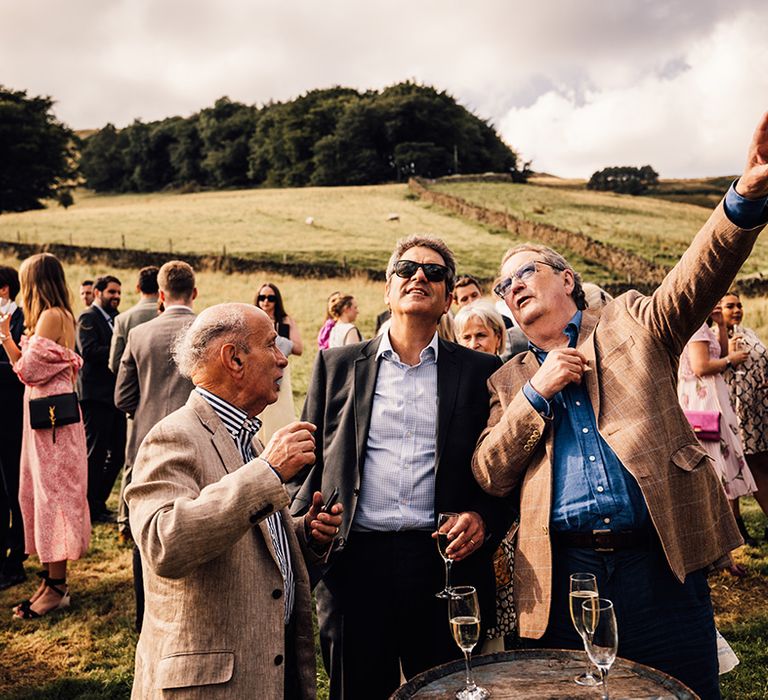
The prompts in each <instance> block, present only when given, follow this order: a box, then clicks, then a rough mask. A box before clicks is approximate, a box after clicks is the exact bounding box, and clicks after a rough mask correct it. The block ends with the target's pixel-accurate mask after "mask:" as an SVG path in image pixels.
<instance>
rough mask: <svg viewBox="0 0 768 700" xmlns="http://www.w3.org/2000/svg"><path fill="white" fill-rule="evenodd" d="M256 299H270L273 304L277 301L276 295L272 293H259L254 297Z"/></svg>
mask: <svg viewBox="0 0 768 700" xmlns="http://www.w3.org/2000/svg"><path fill="white" fill-rule="evenodd" d="M256 301H257V302H261V301H271V302H272V303H273V304H274V303H275V302H276V301H277V296H275V295H274V294H259V296H257V297H256Z"/></svg>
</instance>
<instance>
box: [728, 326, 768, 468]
mask: <svg viewBox="0 0 768 700" xmlns="http://www.w3.org/2000/svg"><path fill="white" fill-rule="evenodd" d="M733 334H734V335H741V336H742V337H743V338H744V344H745V346H746V347H745V349H746V350H747V351H748V352H749V358H748V359H747V360H746V362H744V363H743V364H741V365H739V366H738V367H736V368H735V369H728V370H726V371H725V372H724V373H723V379H725V382H726V384H728V389H729V390H730V392H731V403H733V405H734V408H735V409H736V414H737V415H738V417H739V427H740V429H741V441H742V442H743V443H744V454H748V455H754V454H758V453H760V452H768V388H767V387H768V349H766V347H765V345H763V343H762V341H761V340H760V338H758V337H757V334H756V333H755V332H754V331H753V330H751V329H750V328H743V327H742V326H734V327H733Z"/></svg>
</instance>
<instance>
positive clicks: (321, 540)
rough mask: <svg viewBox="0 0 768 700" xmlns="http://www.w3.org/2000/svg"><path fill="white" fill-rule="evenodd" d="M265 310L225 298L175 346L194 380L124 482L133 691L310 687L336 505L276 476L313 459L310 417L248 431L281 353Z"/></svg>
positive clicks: (213, 693) (217, 694) (263, 693)
mask: <svg viewBox="0 0 768 700" xmlns="http://www.w3.org/2000/svg"><path fill="white" fill-rule="evenodd" d="M275 336H276V334H275V331H274V327H273V324H272V323H271V322H270V320H269V318H268V317H267V315H266V314H264V312H262V311H260V310H259V309H257V308H255V307H254V306H251V305H248V304H220V305H218V306H214V307H211V308H209V309H207V310H206V311H204V312H203V313H201V314H200V315H199V316H198V317H197V319H196V320H195V322H194V323H193V324H192V325H191V326H190V327H189V329H188V330H187V331H186V333H185V334H184V335H183V336H182V337H181V339H180V341H179V343H178V344H177V347H176V350H175V355H176V361H177V362H178V364H179V370H180V371H181V372H182V373H183V374H186V375H188V376H189V377H190V378H191V379H192V382H193V383H194V385H195V390H194V391H193V392H192V393H191V395H190V398H189V401H188V402H187V404H186V406H184V407H183V408H181V409H179V410H178V411H176V412H175V413H172V414H171V415H170V416H168V417H167V418H165V419H163V420H162V421H161V422H160V423H158V425H157V426H155V427H154V428H153V429H152V430H151V431H150V432H149V434H148V435H147V437H146V439H145V440H144V442H143V444H142V445H141V447H140V449H139V452H138V455H137V457H136V463H135V465H134V474H133V482H132V484H131V485H130V486H129V487H128V489H127V491H126V499H127V501H128V505H129V507H130V519H131V530H132V532H133V535H134V537H135V538H136V539H137V541H138V544H139V548H140V549H141V556H142V561H143V570H144V585H145V592H146V610H145V615H144V627H143V629H142V634H141V637H140V639H139V644H138V647H137V649H136V673H135V679H134V686H133V697H134V698H164V697H174V698H206V699H208V698H232V700H240V699H241V698H252V697H253V698H255V697H259V698H291V699H292V700H293V699H294V698H301V699H310V698H314V697H315V660H314V644H313V635H312V618H311V613H310V583H309V575H308V571H307V566H306V564H305V560H306V562H308V563H309V564H313V563H319V562H320V561H321V560H322V558H323V556H324V551H325V550H327V549H328V547H329V545H330V544H331V543H332V541H333V538H334V537H335V535H336V534H337V533H338V528H339V525H340V524H341V516H340V513H341V505H340V504H337V505H336V506H334V507H333V508H332V509H331V510H332V512H331V513H324V512H321V507H322V505H323V498H322V494H320V492H317V493H315V494H314V498H313V503H312V507H311V508H310V510H309V512H308V513H307V515H306V516H304V517H299V518H293V517H291V516H290V514H289V512H288V509H287V507H286V506H287V505H288V502H289V497H288V493H287V491H286V490H285V488H284V486H283V483H284V482H285V481H287V480H289V479H290V478H291V477H292V476H294V475H295V474H296V472H297V471H299V470H300V469H301V468H302V467H304V466H306V465H308V464H312V463H313V462H314V459H315V440H314V437H313V435H312V433H313V431H314V426H313V425H312V424H311V423H306V422H301V423H292V424H290V425H288V426H286V427H285V428H283V429H281V430H279V431H277V432H276V433H275V435H274V436H273V437H272V439H271V440H270V441H269V443H268V444H267V446H266V447H264V448H262V446H261V444H260V443H259V442H258V441H257V440H255V434H256V432H257V430H258V424H259V421H258V419H257V418H256V416H257V415H258V414H259V413H261V411H263V410H264V407H265V406H267V405H268V404H270V403H273V402H274V401H276V400H277V396H278V391H279V385H280V378H281V376H282V373H283V369H284V368H285V366H286V363H287V361H286V359H285V356H284V355H283V354H282V353H281V352H280V350H279V349H278V348H277V347H276V345H275Z"/></svg>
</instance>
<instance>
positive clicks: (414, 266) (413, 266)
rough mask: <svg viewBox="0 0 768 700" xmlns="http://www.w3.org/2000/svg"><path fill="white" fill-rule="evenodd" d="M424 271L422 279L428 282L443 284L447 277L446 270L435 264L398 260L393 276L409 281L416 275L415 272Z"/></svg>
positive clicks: (442, 266)
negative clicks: (424, 278)
mask: <svg viewBox="0 0 768 700" xmlns="http://www.w3.org/2000/svg"><path fill="white" fill-rule="evenodd" d="M419 268H421V269H422V270H424V277H426V278H427V279H428V280H429V281H430V282H445V280H446V279H447V277H448V272H449V270H448V268H447V267H446V266H445V265H438V264H437V263H419V262H415V261H413V260H398V261H397V262H396V263H395V267H394V270H395V274H396V275H397V276H398V277H402V278H403V279H406V280H407V279H410V278H411V277H413V276H414V275H415V274H416V270H418V269H419Z"/></svg>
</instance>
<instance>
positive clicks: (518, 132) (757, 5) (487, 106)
mask: <svg viewBox="0 0 768 700" xmlns="http://www.w3.org/2000/svg"><path fill="white" fill-rule="evenodd" d="M766 27H768V2H766V1H765V0H727V1H723V0H696V1H695V2H694V1H693V0H657V1H653V0H543V1H540V2H530V1H525V2H523V1H522V0H474V1H473V2H467V1H466V0H408V1H405V0H388V1H386V2H382V1H380V0H365V1H364V2H359V1H353V0H322V2H321V1H319V0H279V1H278V0H216V2H214V1H213V0H68V1H67V2H59V3H54V2H52V1H51V0H24V1H23V2H10V1H8V2H2V3H1V4H0V82H2V83H3V84H4V85H5V86H7V87H11V88H14V89H25V90H27V91H28V92H29V93H31V94H47V95H51V96H52V97H53V98H54V99H55V100H56V102H57V104H56V108H55V111H56V114H57V116H58V117H59V118H60V119H61V120H62V121H64V122H65V123H67V124H68V125H69V126H71V127H72V128H75V129H85V128H96V127H101V126H103V125H104V124H106V123H107V122H112V123H114V124H115V125H117V126H124V125H126V124H129V123H130V122H131V121H133V120H134V119H137V118H140V119H143V120H145V121H146V120H153V119H160V118H163V117H166V116H171V115H176V114H179V115H183V116H186V115H189V114H191V113H193V112H195V111H197V110H199V109H201V108H203V107H207V106H210V105H212V104H213V102H214V101H215V100H216V99H217V98H218V97H221V96H222V95H228V96H229V97H231V98H232V99H235V100H239V101H241V102H245V103H249V104H254V103H255V104H261V103H264V102H267V101H269V100H286V99H290V98H292V97H296V96H297V95H300V94H301V93H303V92H305V91H307V90H310V89H312V88H319V87H330V86H332V85H345V86H351V87H356V88H360V89H366V88H381V87H384V86H386V85H390V84H392V83H395V82H398V81H401V80H406V79H412V80H417V81H419V82H423V83H427V84H431V85H434V86H435V87H438V88H440V89H445V90H447V91H448V92H450V93H451V94H452V95H453V96H454V97H456V98H457V99H458V100H459V101H460V102H461V103H462V104H464V105H465V106H466V107H468V108H469V109H471V110H472V111H474V112H475V113H476V114H477V115H479V116H481V117H483V118H486V119H489V120H491V122H492V123H493V124H494V125H495V126H496V127H497V129H498V130H499V132H500V133H501V135H502V136H503V138H504V139H505V140H506V141H507V142H508V143H509V144H510V145H511V146H513V147H514V148H515V149H516V150H517V151H519V152H520V153H521V155H522V156H523V157H524V158H525V159H532V160H533V167H534V169H536V170H540V171H547V172H551V173H554V174H558V175H561V176H567V177H588V176H589V175H590V173H591V172H592V171H594V170H596V169H598V168H600V167H604V166H606V165H619V164H626V165H642V164H645V163H650V164H651V165H653V166H654V167H655V168H656V169H657V170H658V171H659V172H660V173H661V175H662V177H686V176H704V175H722V174H730V173H736V172H738V171H740V169H741V166H742V161H743V158H744V153H745V151H746V145H747V143H748V141H749V136H750V134H751V131H752V129H753V127H754V125H755V123H756V122H757V120H758V118H759V116H760V114H761V113H762V111H764V110H766V109H768V70H767V69H766V66H768V39H766V31H765V30H766Z"/></svg>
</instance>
